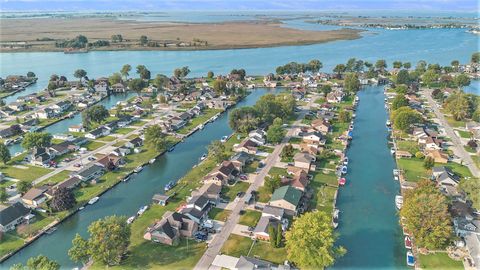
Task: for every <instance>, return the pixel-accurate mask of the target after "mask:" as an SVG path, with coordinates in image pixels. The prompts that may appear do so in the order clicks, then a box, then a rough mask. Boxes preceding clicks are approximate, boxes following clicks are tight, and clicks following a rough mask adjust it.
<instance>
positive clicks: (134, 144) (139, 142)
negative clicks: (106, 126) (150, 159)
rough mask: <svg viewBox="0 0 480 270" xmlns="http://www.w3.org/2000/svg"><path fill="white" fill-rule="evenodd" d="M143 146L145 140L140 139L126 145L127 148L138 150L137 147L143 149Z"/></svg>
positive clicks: (132, 140)
mask: <svg viewBox="0 0 480 270" xmlns="http://www.w3.org/2000/svg"><path fill="white" fill-rule="evenodd" d="M142 145H143V140H142V138H140V137H137V138H134V139H131V140H130V141H128V142H127V143H125V147H128V148H137V147H141V146H142Z"/></svg>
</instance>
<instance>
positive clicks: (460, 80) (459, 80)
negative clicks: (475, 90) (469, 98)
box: [453, 73, 470, 88]
mask: <svg viewBox="0 0 480 270" xmlns="http://www.w3.org/2000/svg"><path fill="white" fill-rule="evenodd" d="M453 82H454V83H455V85H456V86H457V87H458V88H462V87H465V86H467V85H470V78H469V77H468V76H467V75H465V74H463V73H462V74H458V75H457V76H455V78H453Z"/></svg>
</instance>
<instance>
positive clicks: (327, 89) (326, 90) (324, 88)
mask: <svg viewBox="0 0 480 270" xmlns="http://www.w3.org/2000/svg"><path fill="white" fill-rule="evenodd" d="M320 91H321V92H322V93H323V94H324V95H325V96H327V95H328V93H330V92H332V87H331V86H330V85H328V84H324V85H322V86H321V87H320Z"/></svg>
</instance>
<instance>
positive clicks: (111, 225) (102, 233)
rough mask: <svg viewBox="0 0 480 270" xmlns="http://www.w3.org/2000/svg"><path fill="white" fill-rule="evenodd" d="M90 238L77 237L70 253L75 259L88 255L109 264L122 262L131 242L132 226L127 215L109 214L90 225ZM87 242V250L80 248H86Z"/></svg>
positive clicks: (82, 259) (82, 258) (84, 257)
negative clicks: (127, 220) (128, 222)
mask: <svg viewBox="0 0 480 270" xmlns="http://www.w3.org/2000/svg"><path fill="white" fill-rule="evenodd" d="M88 232H89V234H90V238H88V240H84V241H82V240H80V239H79V237H75V239H74V240H76V241H73V242H72V243H73V247H72V248H71V249H70V250H69V254H72V255H73V259H78V260H80V261H84V260H85V259H86V258H87V256H89V257H90V258H92V259H93V260H94V261H95V262H99V263H103V264H105V265H107V266H113V265H118V264H120V262H121V260H122V256H123V255H124V254H125V253H126V252H127V248H128V245H129V243H130V226H128V224H127V222H126V218H125V217H118V216H109V217H105V218H103V219H99V220H97V221H95V222H93V223H92V224H90V226H88ZM85 241H86V242H87V248H86V250H87V252H82V251H81V250H80V249H81V248H85Z"/></svg>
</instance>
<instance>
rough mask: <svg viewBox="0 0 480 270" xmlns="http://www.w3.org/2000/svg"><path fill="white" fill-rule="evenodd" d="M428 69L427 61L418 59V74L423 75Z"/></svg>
mask: <svg viewBox="0 0 480 270" xmlns="http://www.w3.org/2000/svg"><path fill="white" fill-rule="evenodd" d="M426 70H427V62H425V61H424V60H420V61H418V62H417V65H416V66H415V71H416V72H418V74H420V75H422V74H423V73H424V72H425V71H426Z"/></svg>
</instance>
